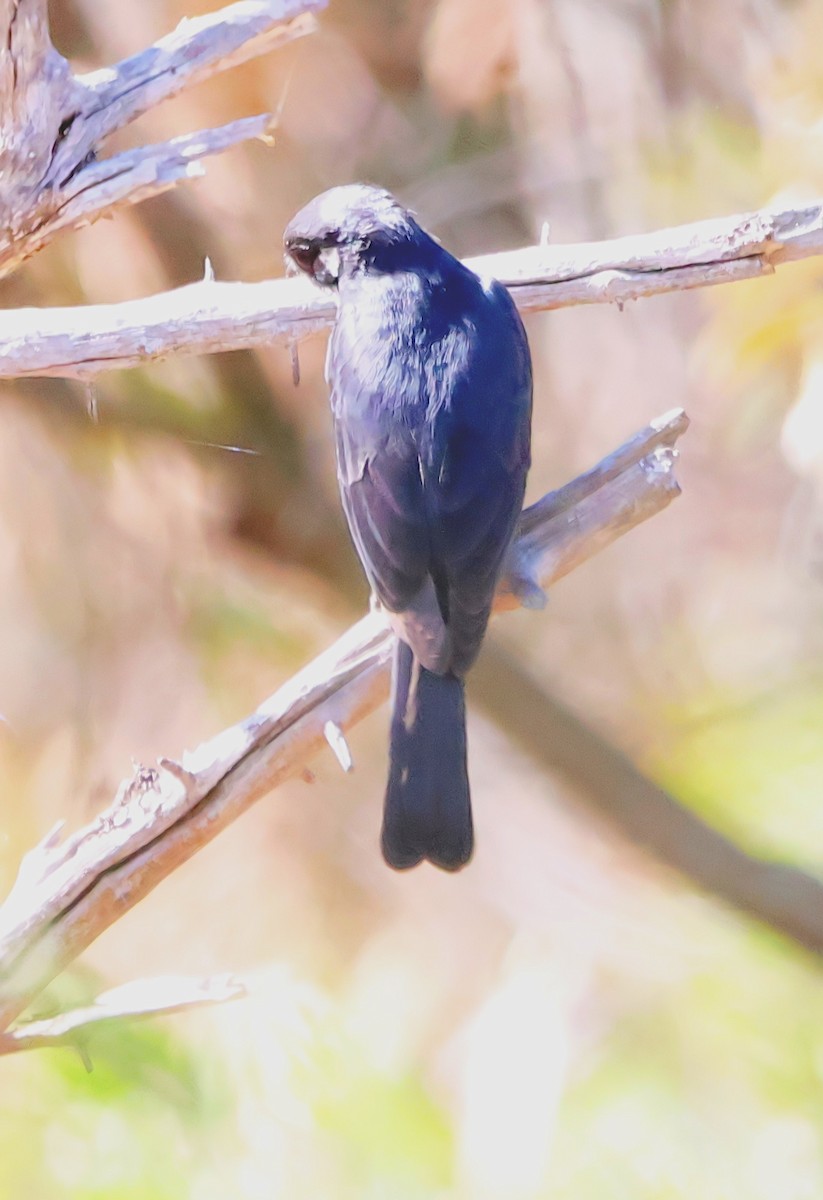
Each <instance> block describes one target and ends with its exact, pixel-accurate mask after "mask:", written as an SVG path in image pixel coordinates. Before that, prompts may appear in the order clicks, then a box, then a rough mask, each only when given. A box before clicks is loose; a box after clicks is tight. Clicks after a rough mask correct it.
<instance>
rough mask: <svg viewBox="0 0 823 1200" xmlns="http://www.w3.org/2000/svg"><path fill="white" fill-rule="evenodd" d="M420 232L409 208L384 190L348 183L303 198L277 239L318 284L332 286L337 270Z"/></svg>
mask: <svg viewBox="0 0 823 1200" xmlns="http://www.w3.org/2000/svg"><path fill="white" fill-rule="evenodd" d="M421 234H422V231H421V230H420V227H419V226H418V224H417V222H416V221H415V220H414V217H412V215H411V213H409V212H408V211H407V210H406V209H405V208H403V207H402V205H400V204H398V202H397V201H396V200H395V198H394V196H392V195H391V194H390V193H389V192H386V191H383V189H382V188H376V187H370V186H368V185H367V184H363V183H353V184H347V185H345V186H344V187H335V188H331V189H330V190H329V191H327V192H322V193H321V194H320V195H319V196H315V198H314V200H311V201H309V203H308V204H307V205H306V206H305V207H304V208H301V209H300V212H299V213H297V215H296V216H294V217H293V218H292V219H291V221H290V222H289V224H288V226H287V227H286V231H285V233H284V235H283V244H284V246H285V249H286V260H287V262H291V263H293V264H294V265H295V266H296V267H298V268H299V270H301V271H304V272H305V273H306V274H307V275H309V276H311V278H312V279H314V281H315V282H316V283H319V284H320V285H321V286H322V287H336V286H337V284H338V281H339V280H340V278H341V276H343V275H345V274H351V273H354V272H355V271H357V270H358V269H360V268H362V267H363V266H364V265H366V264H367V263H369V262H374V261H375V259H376V258H378V257H379V256H380V254H381V252H382V251H384V250H387V249H389V248H391V247H397V246H402V245H404V244H407V243H409V242H410V241H413V240H414V239H415V237H417V236H420V235H421Z"/></svg>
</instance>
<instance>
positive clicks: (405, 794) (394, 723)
mask: <svg viewBox="0 0 823 1200" xmlns="http://www.w3.org/2000/svg"><path fill="white" fill-rule="evenodd" d="M382 845H383V856H384V858H385V859H386V862H387V863H388V864H389V866H391V867H395V868H396V869H397V870H404V869H406V868H408V867H415V866H417V864H418V863H419V862H420V861H421V860H422V859H424V858H427V859H429V861H430V862H433V863H434V865H435V866H437V867H443V869H444V870H446V871H457V870H459V869H460V867H462V866H465V864H466V863H467V862H468V861H469V859H470V858H471V855H472V849H473V847H474V835H473V831H472V812H471V797H470V795H469V777H468V772H467V768H466V704H465V699H464V691H463V680H462V679H458V678H457V676H455V675H435V674H434V673H433V672H431V671H427V670H426V669H425V667H421V666H420V664H419V663H417V662H416V661H415V658H414V655H413V654H412V652H411V650H410V649H409V647H408V646H407V645H406V643H405V642H402V641H400V640H398V642H397V647H396V650H395V657H394V674H393V699H392V718H391V735H390V744H389V782H388V784H387V786H386V802H385V808H384V811H383V834H382Z"/></svg>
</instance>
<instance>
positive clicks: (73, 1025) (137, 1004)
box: [0, 975, 248, 1055]
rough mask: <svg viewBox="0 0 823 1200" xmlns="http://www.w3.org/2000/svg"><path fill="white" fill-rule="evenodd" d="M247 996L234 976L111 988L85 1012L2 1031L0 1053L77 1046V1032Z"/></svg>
mask: <svg viewBox="0 0 823 1200" xmlns="http://www.w3.org/2000/svg"><path fill="white" fill-rule="evenodd" d="M247 995H248V988H247V986H246V984H245V983H244V982H243V981H242V980H241V979H239V978H238V977H237V976H235V975H209V976H205V977H203V978H193V977H191V976H188V975H162V976H159V977H157V978H155V979H136V980H134V981H133V982H131V983H124V984H122V985H121V986H120V987H116V988H110V989H109V991H107V992H102V993H101V994H100V995H99V996H97V997H96V999H95V1000H94V1002H93V1003H92V1004H89V1005H85V1006H84V1007H83V1008H72V1009H70V1010H69V1011H68V1012H64V1013H58V1015H57V1016H55V1017H45V1018H42V1019H41V1020H38V1021H26V1022H24V1023H21V1024H20V1025H16V1026H15V1027H14V1028H13V1029H9V1030H8V1031H7V1032H6V1033H0V1055H3V1054H15V1053H16V1052H17V1051H18V1050H40V1049H42V1048H43V1047H45V1046H65V1045H75V1044H76V1043H77V1040H78V1034H80V1033H83V1032H85V1031H86V1030H87V1029H88V1028H89V1027H90V1026H91V1025H98V1024H100V1022H101V1021H115V1020H122V1019H124V1018H128V1019H129V1020H135V1019H137V1018H144V1017H158V1016H168V1015H170V1014H171V1013H178V1012H187V1011H189V1010H190V1009H192V1008H202V1007H204V1006H206V1005H210V1004H224V1003H225V1002H226V1001H227V1000H241V999H243V998H244V997H245V996H247Z"/></svg>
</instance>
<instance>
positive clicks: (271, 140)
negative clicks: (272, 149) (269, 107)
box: [257, 116, 277, 146]
mask: <svg viewBox="0 0 823 1200" xmlns="http://www.w3.org/2000/svg"><path fill="white" fill-rule="evenodd" d="M276 125H277V117H276V116H274V117H272V118H271V120H270V121H269V123H268V125H267V126H266V128H265V129H264V130H263V131H262V132H261V133H258V135H257V140H258V141H259V142H262V143H263V145H264V146H274V145H275V144H276V143H275V137H274V130H275V128H276Z"/></svg>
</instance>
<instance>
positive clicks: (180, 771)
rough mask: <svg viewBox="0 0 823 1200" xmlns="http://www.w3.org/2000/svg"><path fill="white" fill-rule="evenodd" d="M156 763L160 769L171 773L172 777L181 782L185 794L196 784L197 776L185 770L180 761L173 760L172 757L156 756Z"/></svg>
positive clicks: (168, 773)
mask: <svg viewBox="0 0 823 1200" xmlns="http://www.w3.org/2000/svg"><path fill="white" fill-rule="evenodd" d="M157 765H158V767H159V768H160V770H161V771H165V772H166V774H167V775H171V777H172V779H176V780H177V782H178V783H182V785H183V787H184V788H185V790H186V794H187V795H188V794H189V793H190V792H191V791H193V790H194V788H195V787H196V786H197V776H196V775H192V773H191V771H187V770H186V768H185V767H184V766H183V765H182V764H181V763H179V762H175V761H174V759H173V758H158V760H157Z"/></svg>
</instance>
